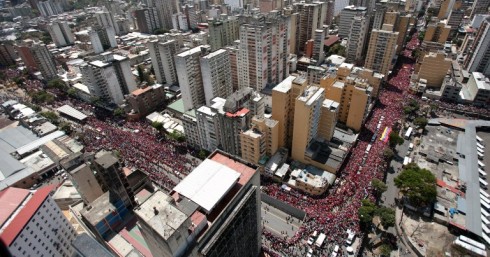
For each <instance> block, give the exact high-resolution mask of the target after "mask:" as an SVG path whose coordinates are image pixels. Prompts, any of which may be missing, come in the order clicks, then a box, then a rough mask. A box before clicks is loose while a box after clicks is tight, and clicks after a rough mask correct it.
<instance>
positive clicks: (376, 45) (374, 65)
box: [365, 24, 399, 76]
mask: <svg viewBox="0 0 490 257" xmlns="http://www.w3.org/2000/svg"><path fill="white" fill-rule="evenodd" d="M398 34H399V33H398V32H393V26H392V25H386V24H385V25H383V28H382V29H380V30H379V29H374V30H373V31H371V38H370V40H369V46H368V51H367V55H366V63H365V67H366V68H368V69H371V70H373V71H376V72H379V73H381V74H383V75H385V76H387V75H388V72H389V71H390V70H391V68H392V61H393V57H394V56H395V53H396V42H397V40H398Z"/></svg>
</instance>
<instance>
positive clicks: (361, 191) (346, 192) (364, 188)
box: [263, 34, 418, 256]
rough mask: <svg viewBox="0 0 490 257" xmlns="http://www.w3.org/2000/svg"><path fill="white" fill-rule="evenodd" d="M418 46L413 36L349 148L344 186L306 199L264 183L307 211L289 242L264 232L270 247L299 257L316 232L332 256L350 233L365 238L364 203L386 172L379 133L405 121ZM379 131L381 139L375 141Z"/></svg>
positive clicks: (269, 190)
mask: <svg viewBox="0 0 490 257" xmlns="http://www.w3.org/2000/svg"><path fill="white" fill-rule="evenodd" d="M417 45H418V40H417V35H416V34H415V35H414V36H413V38H412V40H411V41H410V42H409V43H408V44H407V49H406V50H405V51H404V52H402V54H401V55H400V56H399V58H400V60H399V62H398V66H397V67H395V69H394V71H393V73H392V74H391V75H390V77H389V79H388V83H387V85H386V86H385V88H384V89H383V91H382V92H381V93H380V95H379V100H378V101H379V102H378V104H377V105H376V106H375V108H374V109H373V111H372V113H371V116H370V117H369V118H368V119H367V121H366V124H365V128H364V129H363V130H362V131H361V133H360V135H359V137H358V141H357V143H356V144H355V145H354V146H353V148H352V149H351V155H350V157H348V159H347V160H345V164H344V165H343V167H342V168H341V170H340V172H339V174H338V175H339V180H338V181H340V182H337V183H336V184H335V185H333V187H332V188H331V189H330V190H329V193H328V194H327V196H326V197H323V198H315V197H305V195H304V194H303V193H299V192H296V191H295V190H291V191H285V190H282V189H281V185H278V184H276V183H273V182H270V181H266V182H265V183H263V185H264V187H263V190H264V191H265V193H267V194H268V195H270V196H272V197H275V198H278V199H280V200H282V201H284V202H287V203H288V204H291V205H292V206H294V207H296V208H299V209H301V210H304V211H306V212H307V218H306V220H305V224H304V226H303V227H302V228H301V229H300V230H299V231H298V232H297V233H296V235H295V236H294V237H292V238H290V239H287V240H285V239H283V238H280V237H279V236H278V235H274V234H272V233H266V234H265V236H266V237H267V240H268V241H269V242H271V245H270V248H272V249H274V250H275V251H277V252H280V253H282V254H285V255H287V256H296V255H298V254H297V253H295V251H294V249H295V248H297V247H301V245H304V242H305V241H306V240H307V239H308V237H309V236H310V235H311V234H312V233H313V232H314V231H319V232H323V233H325V234H326V235H327V239H326V241H327V243H326V246H325V247H324V248H323V249H317V250H318V251H319V253H320V255H321V256H329V255H330V254H331V252H332V249H333V248H334V246H335V245H339V246H341V245H344V242H345V240H346V238H347V230H348V229H350V230H351V231H354V232H355V233H356V234H357V235H361V230H360V224H359V217H358V210H359V208H360V207H361V205H362V203H361V201H362V200H363V199H366V198H368V199H370V200H372V201H374V200H375V199H374V196H373V191H372V187H371V185H370V183H371V180H372V179H373V178H378V179H382V178H383V175H384V172H385V170H386V168H387V163H386V161H384V158H383V155H382V153H383V150H384V149H385V148H386V147H388V146H387V144H386V143H385V142H383V141H381V140H380V139H379V138H380V134H381V132H379V133H377V132H376V131H379V130H380V129H379V128H378V124H381V131H382V130H383V129H384V128H385V127H392V126H393V125H394V124H395V122H397V121H399V120H400V119H401V116H402V113H403V104H404V103H406V102H407V101H408V99H409V97H408V95H407V93H406V92H407V89H408V87H409V84H410V75H411V73H412V68H413V65H414V60H413V59H412V57H411V51H412V50H413V49H414V48H415V47H417ZM382 117H383V118H382ZM376 133H377V134H378V135H377V136H376V137H374V135H375V134H376ZM369 144H371V149H370V151H369V154H368V155H366V154H365V151H366V148H367V146H368V145H369ZM266 250H267V249H266ZM269 252H270V251H269ZM339 254H342V253H339ZM298 256H299V255H298Z"/></svg>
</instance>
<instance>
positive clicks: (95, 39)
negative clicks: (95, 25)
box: [88, 30, 104, 54]
mask: <svg viewBox="0 0 490 257" xmlns="http://www.w3.org/2000/svg"><path fill="white" fill-rule="evenodd" d="M88 36H89V37H90V44H91V46H92V50H93V51H94V53H95V54H100V53H102V52H104V46H102V41H101V40H100V37H99V33H97V31H95V30H89V31H88Z"/></svg>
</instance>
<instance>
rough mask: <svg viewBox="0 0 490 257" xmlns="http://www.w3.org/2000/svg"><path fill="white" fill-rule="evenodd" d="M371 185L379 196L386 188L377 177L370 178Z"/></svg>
mask: <svg viewBox="0 0 490 257" xmlns="http://www.w3.org/2000/svg"><path fill="white" fill-rule="evenodd" d="M371 185H372V186H373V188H374V190H375V191H376V195H377V196H378V197H379V196H380V195H381V194H383V193H384V192H386V190H387V189H388V186H387V185H386V184H385V183H383V181H381V180H379V179H377V178H373V180H371Z"/></svg>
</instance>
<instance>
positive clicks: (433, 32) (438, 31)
mask: <svg viewBox="0 0 490 257" xmlns="http://www.w3.org/2000/svg"><path fill="white" fill-rule="evenodd" d="M446 22H447V21H432V22H430V23H429V24H428V25H427V29H426V31H425V36H424V41H428V42H436V43H439V44H444V43H445V42H446V41H447V38H448V37H449V33H450V32H451V27H450V26H448V25H447V24H446Z"/></svg>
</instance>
